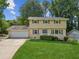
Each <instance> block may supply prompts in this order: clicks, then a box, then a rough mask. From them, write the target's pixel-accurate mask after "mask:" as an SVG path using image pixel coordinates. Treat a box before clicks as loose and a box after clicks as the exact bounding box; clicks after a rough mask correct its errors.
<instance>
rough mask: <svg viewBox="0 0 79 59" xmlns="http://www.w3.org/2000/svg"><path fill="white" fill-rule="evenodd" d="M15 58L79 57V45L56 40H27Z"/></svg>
mask: <svg viewBox="0 0 79 59" xmlns="http://www.w3.org/2000/svg"><path fill="white" fill-rule="evenodd" d="M13 59H79V45H78V44H77V45H73V44H68V43H63V42H56V41H27V42H25V43H24V45H23V46H22V47H21V48H20V49H19V50H18V51H17V52H16V54H15V55H14V56H13Z"/></svg>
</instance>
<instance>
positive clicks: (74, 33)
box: [68, 29, 79, 40]
mask: <svg viewBox="0 0 79 59" xmlns="http://www.w3.org/2000/svg"><path fill="white" fill-rule="evenodd" d="M68 36H69V37H70V38H73V39H77V40H79V31H78V30H76V29H73V30H71V31H70V32H69V33H68Z"/></svg>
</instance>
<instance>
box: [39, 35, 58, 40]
mask: <svg viewBox="0 0 79 59" xmlns="http://www.w3.org/2000/svg"><path fill="white" fill-rule="evenodd" d="M40 39H41V40H58V37H56V36H48V35H42V36H40Z"/></svg>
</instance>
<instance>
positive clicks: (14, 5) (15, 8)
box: [4, 0, 43, 20]
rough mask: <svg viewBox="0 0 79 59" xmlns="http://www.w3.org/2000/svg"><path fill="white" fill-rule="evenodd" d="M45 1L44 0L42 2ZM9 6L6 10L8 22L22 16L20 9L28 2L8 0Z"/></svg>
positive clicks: (24, 0)
mask: <svg viewBox="0 0 79 59" xmlns="http://www.w3.org/2000/svg"><path fill="white" fill-rule="evenodd" d="M40 1H43V0H40ZM6 2H7V3H9V6H8V7H7V8H6V9H5V10H4V15H5V19H6V20H14V19H16V17H18V16H20V12H19V11H20V7H21V6H22V5H23V4H24V3H25V2H26V0H7V1H6Z"/></svg>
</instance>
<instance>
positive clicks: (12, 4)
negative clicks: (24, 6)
mask: <svg viewBox="0 0 79 59" xmlns="http://www.w3.org/2000/svg"><path fill="white" fill-rule="evenodd" d="M6 3H9V6H8V7H7V9H12V10H13V9H14V8H15V6H16V5H15V3H14V0H7V2H6Z"/></svg>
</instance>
